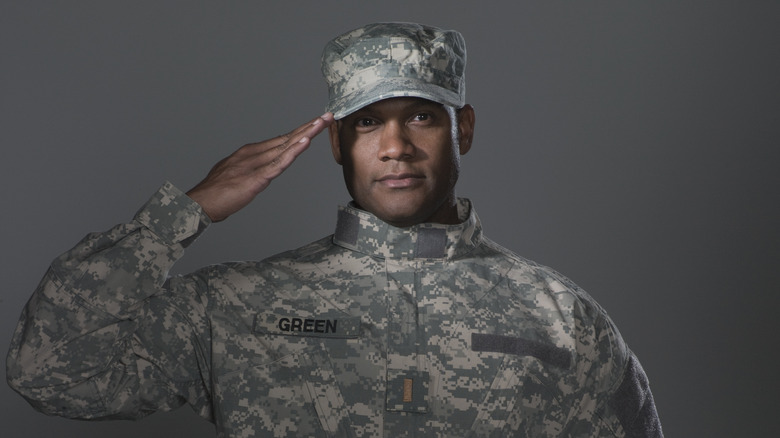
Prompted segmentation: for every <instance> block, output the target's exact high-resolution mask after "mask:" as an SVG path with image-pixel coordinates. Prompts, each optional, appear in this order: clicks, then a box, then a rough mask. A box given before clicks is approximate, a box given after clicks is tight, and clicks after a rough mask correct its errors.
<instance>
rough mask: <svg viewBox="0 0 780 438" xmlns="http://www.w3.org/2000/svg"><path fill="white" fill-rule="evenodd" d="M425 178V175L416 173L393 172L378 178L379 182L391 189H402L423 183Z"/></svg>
mask: <svg viewBox="0 0 780 438" xmlns="http://www.w3.org/2000/svg"><path fill="white" fill-rule="evenodd" d="M424 179H425V177H424V176H423V175H419V174H415V173H392V174H388V175H385V176H383V177H381V178H379V179H377V182H379V184H381V185H383V186H385V187H388V188H391V189H402V188H407V187H413V186H416V185H418V184H421V183H422V181H423V180H424Z"/></svg>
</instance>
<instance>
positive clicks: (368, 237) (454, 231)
mask: <svg viewBox="0 0 780 438" xmlns="http://www.w3.org/2000/svg"><path fill="white" fill-rule="evenodd" d="M457 206H458V215H459V217H460V218H461V219H462V220H463V222H461V223H459V224H455V225H443V224H434V223H422V224H417V225H414V226H411V227H406V228H398V227H394V226H392V225H390V224H388V223H386V222H383V221H382V220H380V219H379V218H377V217H376V216H374V215H373V214H371V213H369V212H367V211H364V210H360V209H358V208H356V207H354V205H352V204H350V205H348V206H340V207H339V212H338V214H339V217H338V223H337V225H336V233H335V234H334V236H333V242H334V243H335V244H336V245H339V246H342V247H344V248H348V249H351V250H354V251H358V252H362V253H365V254H368V255H371V256H374V257H381V258H389V259H454V258H459V257H461V256H463V255H464V254H466V253H468V252H470V251H471V250H472V249H474V248H475V247H476V246H477V245H479V243H480V241H481V240H482V225H481V224H480V222H479V218H478V217H477V213H476V212H475V211H474V209H473V208H472V206H471V201H469V200H468V199H465V198H458V202H457Z"/></svg>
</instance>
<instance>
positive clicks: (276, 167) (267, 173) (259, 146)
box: [187, 113, 333, 222]
mask: <svg viewBox="0 0 780 438" xmlns="http://www.w3.org/2000/svg"><path fill="white" fill-rule="evenodd" d="M331 123H333V114H331V113H325V114H323V115H322V116H320V117H317V118H316V119H314V120H312V121H310V122H307V123H304V124H303V125H301V126H299V127H298V128H296V129H294V130H292V131H290V132H289V133H287V134H284V135H280V136H278V137H274V138H272V139H269V140H265V141H262V142H259V143H250V144H247V145H244V146H242V147H241V148H240V149H238V150H237V151H235V152H234V153H233V154H231V155H230V156H228V157H227V158H225V159H223V160H222V161H220V162H218V163H217V164H216V165H214V167H213V168H212V169H211V171H210V172H209V174H208V175H207V176H206V178H205V179H204V180H203V181H201V182H200V183H198V185H196V186H195V187H193V188H192V189H191V190H190V191H189V192H187V195H188V196H189V197H190V198H192V199H193V200H194V201H195V202H197V203H198V204H200V206H201V208H203V211H204V212H205V213H206V214H207V215H208V216H209V218H211V220H212V221H213V222H219V221H222V220H225V219H226V218H227V217H228V216H230V215H232V214H233V213H235V212H237V211H239V210H241V209H242V208H244V207H245V206H246V205H247V204H249V203H250V202H252V200H253V199H254V198H255V196H257V194H258V193H260V192H262V191H263V190H265V188H266V187H268V185H269V184H271V181H273V179H274V178H276V177H277V176H279V175H281V174H282V172H284V171H285V170H286V169H287V168H288V167H289V166H290V165H291V164H292V162H293V161H295V159H296V158H297V157H298V155H300V154H301V153H302V152H303V151H305V150H306V149H307V148H308V147H309V145H310V144H311V140H312V138H314V137H315V136H316V135H317V134H319V133H320V132H322V131H323V130H324V129H325V128H327V127H328V125H330V124H331Z"/></svg>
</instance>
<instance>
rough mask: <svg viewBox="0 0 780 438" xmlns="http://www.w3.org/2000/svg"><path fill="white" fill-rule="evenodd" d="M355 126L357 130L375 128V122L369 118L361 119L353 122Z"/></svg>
mask: <svg viewBox="0 0 780 438" xmlns="http://www.w3.org/2000/svg"><path fill="white" fill-rule="evenodd" d="M355 126H357V127H358V128H370V127H372V126H376V120H374V119H372V118H369V117H361V118H359V119H357V120H355Z"/></svg>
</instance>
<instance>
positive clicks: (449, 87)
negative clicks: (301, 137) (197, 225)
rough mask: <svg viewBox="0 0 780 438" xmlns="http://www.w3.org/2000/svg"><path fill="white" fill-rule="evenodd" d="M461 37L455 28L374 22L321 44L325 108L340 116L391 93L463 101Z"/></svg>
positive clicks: (463, 46)
mask: <svg viewBox="0 0 780 438" xmlns="http://www.w3.org/2000/svg"><path fill="white" fill-rule="evenodd" d="M465 69H466V42H465V40H464V39H463V36H462V35H461V34H460V33H459V32H457V31H454V30H443V29H439V28H437V27H432V26H426V25H423V24H416V23H374V24H369V25H366V26H363V27H361V28H359V29H355V30H352V31H350V32H347V33H345V34H343V35H340V36H338V37H336V38H334V39H333V40H331V41H330V42H328V44H327V45H326V46H325V50H324V51H323V53H322V74H323V76H325V81H326V82H327V83H328V93H329V101H328V106H327V110H328V111H330V112H332V113H333V114H334V116H335V118H336V119H337V120H338V119H341V118H344V117H346V116H347V115H349V114H351V113H353V112H355V111H357V110H358V109H360V108H362V107H364V106H366V105H369V104H372V103H374V102H377V101H379V100H382V99H387V98H391V97H403V96H410V97H422V98H425V99H428V100H432V101H434V102H439V103H442V104H445V105H451V106H454V107H456V108H460V107H462V106H463V105H465V104H466V81H465Z"/></svg>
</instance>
